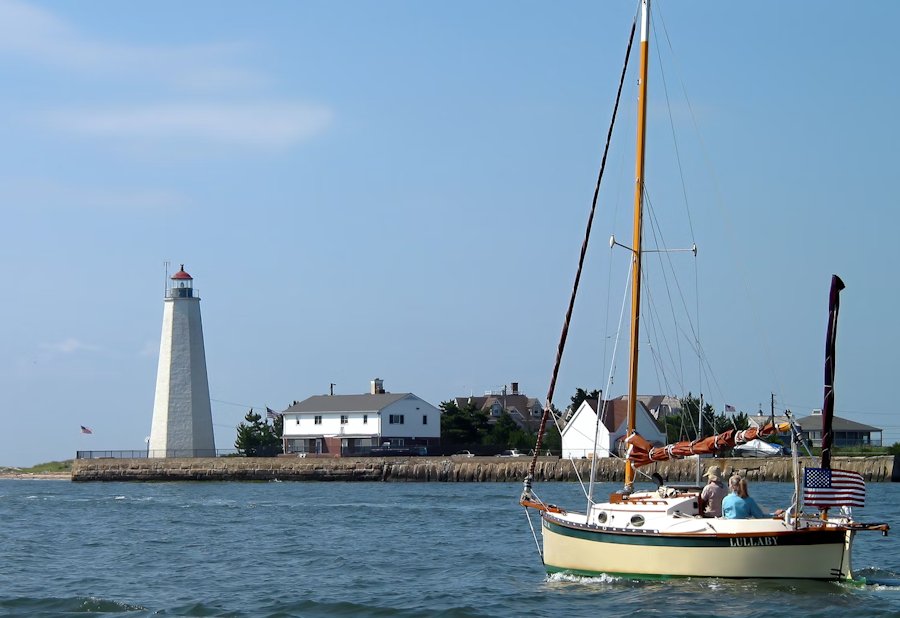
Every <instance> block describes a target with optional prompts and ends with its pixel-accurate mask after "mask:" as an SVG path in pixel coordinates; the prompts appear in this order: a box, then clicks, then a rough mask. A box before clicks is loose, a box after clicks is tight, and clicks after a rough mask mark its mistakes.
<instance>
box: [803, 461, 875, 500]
mask: <svg viewBox="0 0 900 618" xmlns="http://www.w3.org/2000/svg"><path fill="white" fill-rule="evenodd" d="M803 503H804V504H806V505H807V506H817V507H820V508H831V507H839V506H859V507H863V506H865V505H866V482H865V480H863V477H862V475H861V474H859V473H857V472H850V471H848V470H829V469H827V468H806V470H805V471H804V473H803Z"/></svg>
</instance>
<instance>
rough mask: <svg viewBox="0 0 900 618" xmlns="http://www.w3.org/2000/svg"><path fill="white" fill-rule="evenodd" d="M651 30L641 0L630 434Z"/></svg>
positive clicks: (629, 477)
mask: <svg viewBox="0 0 900 618" xmlns="http://www.w3.org/2000/svg"><path fill="white" fill-rule="evenodd" d="M649 34H650V0H642V1H641V66H640V74H639V75H640V77H639V80H640V81H639V82H638V116H637V153H636V156H635V159H636V160H635V180H634V242H633V243H632V258H631V259H632V272H631V277H632V279H631V352H630V358H629V363H628V366H629V372H628V435H629V436H630V435H631V434H633V433H634V431H635V419H636V410H637V374H638V338H639V336H640V323H639V319H640V313H641V236H642V226H643V210H644V209H643V205H644V148H645V145H646V140H647V131H646V129H647V64H648V60H649V53H648V46H649ZM625 489H626V491H632V490H633V489H634V465H633V464H632V463H631V461H629V460H628V459H626V460H625Z"/></svg>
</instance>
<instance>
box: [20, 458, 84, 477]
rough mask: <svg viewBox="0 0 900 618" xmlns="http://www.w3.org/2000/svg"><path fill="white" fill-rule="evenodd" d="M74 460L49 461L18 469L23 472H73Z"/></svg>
mask: <svg viewBox="0 0 900 618" xmlns="http://www.w3.org/2000/svg"><path fill="white" fill-rule="evenodd" d="M71 471H72V460H71V459H66V460H65V461H48V462H46V463H41V464H38V465H36V466H32V467H30V468H21V469H19V470H18V472H19V473H21V474H47V473H52V472H71Z"/></svg>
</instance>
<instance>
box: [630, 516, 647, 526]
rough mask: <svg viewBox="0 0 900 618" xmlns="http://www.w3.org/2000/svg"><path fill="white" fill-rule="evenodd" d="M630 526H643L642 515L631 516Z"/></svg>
mask: <svg viewBox="0 0 900 618" xmlns="http://www.w3.org/2000/svg"><path fill="white" fill-rule="evenodd" d="M631 525H632V526H643V525H644V516H643V515H632V516H631Z"/></svg>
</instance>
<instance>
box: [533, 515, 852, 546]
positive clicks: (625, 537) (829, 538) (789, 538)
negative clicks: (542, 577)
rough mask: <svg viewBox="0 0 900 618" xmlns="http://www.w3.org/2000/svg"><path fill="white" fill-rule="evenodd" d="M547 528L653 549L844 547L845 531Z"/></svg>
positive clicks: (547, 522)
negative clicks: (688, 531) (717, 532)
mask: <svg viewBox="0 0 900 618" xmlns="http://www.w3.org/2000/svg"><path fill="white" fill-rule="evenodd" d="M544 527H545V528H547V529H548V530H549V531H550V532H553V533H554V534H559V535H561V536H567V537H572V538H575V539H582V540H585V541H592V542H595V543H611V544H615V545H642V546H651V547H659V546H662V547H783V546H785V545H843V543H844V531H843V530H798V531H796V532H794V531H791V532H787V533H779V534H763V535H760V534H746V535H741V534H731V535H727V536H725V535H696V536H687V535H684V534H668V535H666V534H654V533H648V532H614V531H610V530H598V529H591V528H580V527H570V526H563V525H561V524H558V523H556V522H554V521H550V520H548V519H544Z"/></svg>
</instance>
